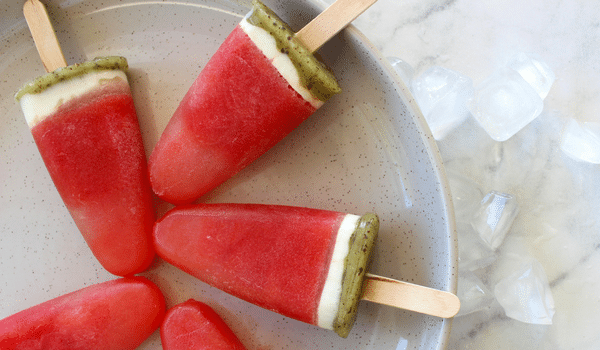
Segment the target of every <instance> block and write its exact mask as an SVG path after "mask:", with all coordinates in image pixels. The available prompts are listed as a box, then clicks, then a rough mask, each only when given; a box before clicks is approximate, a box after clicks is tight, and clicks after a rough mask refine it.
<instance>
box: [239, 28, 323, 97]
mask: <svg viewBox="0 0 600 350" xmlns="http://www.w3.org/2000/svg"><path fill="white" fill-rule="evenodd" d="M240 27H242V30H243V31H244V33H246V34H247V35H248V36H249V37H250V39H251V40H252V42H253V43H254V44H255V45H256V46H257V47H258V48H259V49H260V51H262V53H263V54H264V55H265V56H266V57H267V58H268V59H269V60H270V61H271V62H272V63H273V66H274V67H275V68H276V69H277V71H278V72H279V74H281V76H283V78H284V79H285V80H286V81H287V82H288V84H290V86H291V87H292V88H293V89H294V90H296V92H298V93H299V94H300V96H302V97H303V98H304V100H306V101H308V102H309V103H310V104H311V105H313V107H315V108H319V107H321V106H322V105H323V103H324V102H323V101H321V100H319V99H318V98H316V97H314V96H313V95H312V94H311V93H310V91H309V90H308V89H306V88H305V87H304V86H302V84H300V75H299V74H298V71H297V70H296V67H294V64H293V63H292V60H291V59H290V57H289V56H288V55H286V54H284V53H282V52H281V51H279V50H277V43H276V41H275V38H273V36H271V34H269V32H267V31H266V30H264V29H262V28H260V27H257V26H255V25H252V24H251V23H250V22H248V20H247V19H246V17H244V19H242V21H241V22H240Z"/></svg>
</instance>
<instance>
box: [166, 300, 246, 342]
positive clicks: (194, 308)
mask: <svg viewBox="0 0 600 350" xmlns="http://www.w3.org/2000/svg"><path fill="white" fill-rule="evenodd" d="M160 339H161V343H162V346H163V349H164V350H194V349H230V350H246V348H245V347H244V345H243V344H242V342H240V340H239V339H238V338H237V337H236V335H235V334H234V333H233V331H232V330H231V329H230V328H229V326H227V324H226V323H225V321H223V319H222V318H221V317H220V316H219V315H218V314H217V313H216V312H215V311H214V310H213V309H212V308H211V307H210V306H208V305H206V304H204V303H201V302H199V301H196V300H194V299H190V300H188V301H186V302H183V303H181V304H178V305H175V306H174V307H172V308H171V309H170V310H169V311H168V312H167V314H166V316H165V318H164V320H163V322H162V324H161V326H160Z"/></svg>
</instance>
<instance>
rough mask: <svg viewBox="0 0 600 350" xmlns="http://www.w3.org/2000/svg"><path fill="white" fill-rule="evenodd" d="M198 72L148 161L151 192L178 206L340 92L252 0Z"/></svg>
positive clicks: (277, 22)
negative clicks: (245, 14)
mask: <svg viewBox="0 0 600 350" xmlns="http://www.w3.org/2000/svg"><path fill="white" fill-rule="evenodd" d="M253 6H254V7H253V9H252V11H251V12H250V13H249V14H248V15H247V16H246V17H245V18H244V19H243V20H242V21H241V22H240V24H239V25H238V26H236V27H235V29H234V30H233V31H232V32H231V34H230V35H229V36H228V37H227V39H226V40H225V41H224V42H223V43H222V45H221V47H220V48H219V49H218V50H217V52H216V53H215V54H214V55H213V56H212V58H211V59H210V61H209V62H208V64H207V65H206V66H205V67H204V68H203V69H202V71H201V73H200V74H199V76H198V77H197V79H196V81H195V82H194V83H193V84H192V86H191V87H190V89H189V90H188V92H187V94H186V95H185V97H184V98H183V100H182V101H181V102H180V104H179V107H178V108H177V109H176V111H175V113H174V115H173V116H172V118H171V119H170V121H169V123H168V125H167V127H166V128H165V130H164V132H163V134H162V135H161V138H160V140H159V142H158V143H157V145H156V147H155V149H154V150H153V152H152V155H151V157H150V160H149V168H150V179H151V183H152V188H153V190H154V192H155V193H156V194H157V195H158V196H159V197H161V198H162V199H164V200H166V201H168V202H171V203H174V204H184V203H189V202H192V201H194V200H195V199H197V198H199V197H200V196H202V195H204V194H206V193H207V192H209V191H210V190H212V189H213V188H215V187H216V186H218V185H219V184H221V183H222V182H224V181H226V180H227V179H229V178H230V177H231V176H233V175H234V174H236V173H237V172H239V171H240V170H241V169H243V168H244V167H246V166H247V165H249V164H250V163H251V162H253V161H254V160H256V159H257V158H258V157H260V156H261V155H262V154H263V153H265V152H266V151H267V150H269V149H270V148H271V147H273V146H274V145H275V144H276V143H277V142H279V141H280V140H282V139H283V138H284V137H285V136H286V135H288V134H289V133H290V132H291V131H292V130H294V129H295V128H296V127H297V126H298V125H299V124H300V123H302V122H303V121H304V120H305V119H306V118H308V117H309V116H310V115H311V114H312V113H313V112H315V111H316V110H317V109H318V108H319V107H320V106H321V105H322V104H323V103H324V102H325V101H327V99H329V98H330V97H331V96H333V95H334V94H336V93H338V92H339V91H340V88H339V86H338V84H337V82H336V80H335V78H334V77H333V75H332V74H331V72H330V71H329V70H328V69H327V68H326V67H325V66H324V65H323V64H322V63H320V62H319V61H318V60H317V59H316V58H315V57H314V56H313V55H312V54H311V53H310V51H308V50H307V49H306V48H305V47H304V46H303V45H302V43H300V41H298V40H297V39H296V37H295V36H294V33H293V32H292V30H291V29H290V28H289V27H288V26H287V25H286V24H285V23H284V22H283V21H281V20H280V19H279V18H278V17H277V16H276V15H275V13H273V12H272V11H271V10H270V9H268V8H267V7H266V6H264V5H263V4H262V3H260V2H258V1H254V2H253Z"/></svg>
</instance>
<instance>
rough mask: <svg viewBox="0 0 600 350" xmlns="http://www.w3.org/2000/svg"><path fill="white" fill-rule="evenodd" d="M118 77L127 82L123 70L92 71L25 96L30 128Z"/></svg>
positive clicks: (22, 98)
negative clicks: (104, 82) (107, 81)
mask: <svg viewBox="0 0 600 350" xmlns="http://www.w3.org/2000/svg"><path fill="white" fill-rule="evenodd" d="M117 77H118V78H121V79H123V80H124V81H125V82H127V75H126V74H125V72H123V71H121V70H114V69H111V70H100V71H91V72H89V73H87V74H83V75H81V76H77V77H73V78H70V79H67V80H64V81H61V82H59V83H56V84H54V85H52V86H50V87H48V88H46V89H45V90H44V91H42V92H40V93H37V94H26V95H23V97H21V100H20V103H21V109H22V110H23V114H24V115H25V119H26V120H27V124H28V125H29V128H33V127H34V126H35V125H36V124H37V123H39V122H41V121H42V120H44V119H45V118H46V117H48V116H50V115H52V114H53V113H54V112H56V110H57V108H58V107H59V106H60V105H62V104H63V103H65V102H67V101H69V100H71V99H74V98H77V97H79V96H81V95H84V94H85V93H87V92H90V91H92V90H94V89H95V88H97V87H98V86H100V85H101V84H102V82H103V81H106V80H111V79H114V78H117Z"/></svg>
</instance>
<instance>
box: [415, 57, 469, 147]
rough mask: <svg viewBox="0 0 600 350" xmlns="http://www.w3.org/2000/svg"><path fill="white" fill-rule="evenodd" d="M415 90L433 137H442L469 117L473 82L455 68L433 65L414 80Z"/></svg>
mask: <svg viewBox="0 0 600 350" xmlns="http://www.w3.org/2000/svg"><path fill="white" fill-rule="evenodd" d="M411 92H412V93H413V95H414V97H415V100H416V101H417V104H418V105H419V107H420V108H421V111H422V112H423V116H424V117H425V120H426V121H427V124H428V125H429V128H430V129H431V132H432V134H433V137H434V138H435V139H436V140H440V139H442V138H444V136H446V135H447V134H448V132H449V131H451V130H452V129H454V128H455V127H457V126H458V125H460V124H462V122H464V121H465V119H466V118H467V117H468V116H469V111H468V109H467V100H469V99H470V98H471V97H472V96H473V81H472V80H471V79H470V78H468V77H465V76H462V75H461V74H460V73H458V72H455V71H453V70H450V69H446V68H442V67H431V68H429V69H428V70H426V71H425V72H423V73H422V74H421V75H420V76H418V77H417V78H414V79H413V80H412V83H411Z"/></svg>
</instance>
